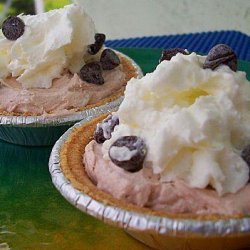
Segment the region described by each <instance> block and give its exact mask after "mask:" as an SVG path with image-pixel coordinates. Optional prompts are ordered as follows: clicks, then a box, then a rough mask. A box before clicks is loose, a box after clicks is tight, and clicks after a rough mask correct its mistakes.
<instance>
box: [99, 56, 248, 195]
mask: <svg viewBox="0 0 250 250" xmlns="http://www.w3.org/2000/svg"><path fill="white" fill-rule="evenodd" d="M204 60H205V57H201V56H198V55H197V54H195V53H192V54H190V55H182V54H177V55H176V56H174V57H173V58H172V59H171V61H163V62H162V63H160V64H159V65H158V67H157V68H156V70H155V71H154V72H153V73H151V74H147V75H146V76H145V77H143V78H142V79H132V80H130V81H129V83H128V85H127V87H126V91H125V98H124V101H123V102H122V104H121V106H120V108H119V110H118V111H117V115H118V116H119V121H120V124H119V125H118V126H116V127H115V129H114V132H113V133H112V137H111V139H110V140H107V141H105V142H104V144H103V147H102V151H103V155H104V159H106V160H108V159H109V155H108V151H109V148H110V146H111V144H112V143H113V142H114V141H115V140H117V139H118V138H119V137H121V136H129V135H137V136H139V137H141V138H143V140H144V141H145V143H146V145H147V150H148V153H147V156H146V159H145V162H144V168H145V167H147V166H150V168H151V167H152V169H153V172H154V173H155V174H159V175H160V181H161V182H170V181H173V180H176V179H182V180H183V181H184V182H185V183H187V184H188V185H189V186H190V187H195V188H206V187H207V186H208V185H210V186H212V187H213V188H214V189H215V190H216V191H217V193H218V194H219V195H223V194H225V193H235V192H237V191H238V190H239V189H241V188H242V187H244V186H245V184H246V183H247V181H248V179H249V168H248V166H247V164H246V162H245V161H244V160H243V159H242V158H241V156H240V154H241V151H242V149H243V148H244V147H245V146H246V145H247V144H248V143H249V142H250V126H249V124H250V109H249V107H250V84H249V82H248V81H247V80H246V74H245V73H244V72H233V71H232V70H231V69H230V68H229V67H228V66H224V65H223V66H220V67H218V68H217V69H216V70H214V71H212V70H210V69H203V68H202V64H203V62H204Z"/></svg>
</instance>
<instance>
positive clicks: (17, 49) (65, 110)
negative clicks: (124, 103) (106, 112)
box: [0, 4, 138, 116]
mask: <svg viewBox="0 0 250 250" xmlns="http://www.w3.org/2000/svg"><path fill="white" fill-rule="evenodd" d="M104 42H105V35H104V34H101V33H96V30H95V26H94V23H93V21H92V20H91V18H90V17H89V16H88V15H87V14H86V13H85V11H84V9H83V7H82V6H81V5H75V4H71V5H68V6H65V7H64V8H62V9H57V10H52V11H49V12H47V13H42V14H39V15H27V16H26V15H19V16H18V17H9V18H7V19H6V20H5V21H4V22H3V25H2V30H1V32H0V48H1V49H0V84H1V85H0V113H1V114H3V115H24V116H60V115H67V114H72V113H74V112H77V111H81V110H84V109H87V108H90V107H95V106H100V105H102V104H105V103H108V102H110V101H112V100H114V99H117V98H118V97H119V96H121V95H122V94H123V90H124V86H125V85H126V83H127V81H128V80H129V79H130V78H132V77H137V76H138V71H137V69H136V68H135V67H134V65H133V64H132V63H131V61H130V60H129V59H128V58H127V57H125V56H123V55H122V54H121V53H118V52H114V51H113V50H111V49H108V48H104V46H103V44H104Z"/></svg>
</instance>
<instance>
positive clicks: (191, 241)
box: [49, 114, 250, 250]
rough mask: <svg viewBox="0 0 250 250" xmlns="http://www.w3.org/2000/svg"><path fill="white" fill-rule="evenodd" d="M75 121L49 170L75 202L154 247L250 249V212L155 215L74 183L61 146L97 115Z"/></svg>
mask: <svg viewBox="0 0 250 250" xmlns="http://www.w3.org/2000/svg"><path fill="white" fill-rule="evenodd" d="M97 116H98V115H97V114H96V115H93V116H91V117H87V118H86V119H85V120H83V121H81V122H79V123H77V124H75V125H74V126H73V127H72V128H70V129H69V130H68V131H67V132H66V133H65V134H64V135H62V136H61V137H60V139H59V140H58V141H57V142H56V144H55V145H54V147H53V149H52V152H51V155H50V160H49V171H50V174H51V177H52V182H53V184H54V185H55V187H56V188H57V189H58V191H59V192H60V193H61V194H62V195H63V196H64V198H66V200H68V201H69V202H70V203H71V204H72V205H73V206H75V207H76V208H78V209H79V210H81V211H83V212H85V213H87V214H89V215H91V216H93V217H95V218H97V219H99V220H102V221H103V222H105V223H108V224H111V225H114V226H116V227H119V228H123V229H124V230H125V231H126V232H127V233H129V234H130V235H131V236H133V237H134V238H136V239H137V240H139V241H141V242H143V243H145V244H146V245H148V246H150V247H152V248H154V249H167V250H182V249H188V250H203V249H204V250H236V249H239V250H243V249H244V250H247V249H250V215H249V216H245V217H240V218H222V219H216V220H215V219H207V218H203V219H202V217H199V218H197V219H194V218H186V217H185V218H181V217H178V216H176V218H174V217H172V216H171V217H167V216H156V215H150V214H146V213H143V212H141V213H139V212H135V211H132V210H128V209H124V208H120V207H117V206H111V205H108V204H107V203H105V202H100V201H97V200H95V199H93V198H92V197H90V196H89V195H87V194H86V193H83V192H81V191H79V190H77V189H76V188H74V186H73V185H72V183H71V182H70V180H68V179H67V178H66V177H65V175H64V173H63V171H62V169H61V166H60V161H61V159H60V150H61V147H62V145H63V144H64V143H65V141H66V140H67V139H68V138H69V136H70V134H71V133H72V132H73V131H74V129H75V128H77V127H79V126H81V125H83V124H84V123H86V122H88V121H90V120H91V119H93V118H95V117H97Z"/></svg>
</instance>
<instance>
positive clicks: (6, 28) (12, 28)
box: [2, 16, 25, 41]
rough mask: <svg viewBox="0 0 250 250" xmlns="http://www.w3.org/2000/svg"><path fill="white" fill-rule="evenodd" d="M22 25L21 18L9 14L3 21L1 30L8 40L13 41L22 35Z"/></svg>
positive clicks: (23, 25)
mask: <svg viewBox="0 0 250 250" xmlns="http://www.w3.org/2000/svg"><path fill="white" fill-rule="evenodd" d="M24 27H25V24H24V22H23V20H22V19H21V18H19V17H17V16H10V17H8V18H7V19H6V20H5V21H4V22H3V25H2V32H3V34H4V36H5V37H6V38H7V39H8V40H11V41H14V40H17V39H18V38H19V37H20V36H22V35H23V33H24Z"/></svg>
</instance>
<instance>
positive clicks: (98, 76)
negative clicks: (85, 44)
mask: <svg viewBox="0 0 250 250" xmlns="http://www.w3.org/2000/svg"><path fill="white" fill-rule="evenodd" d="M79 76H80V78H81V79H82V80H83V81H86V82H88V83H94V84H98V85H101V84H103V83H104V79H103V77H102V67H101V65H100V63H98V62H91V63H87V64H85V65H84V66H83V67H82V68H81V70H80V74H79Z"/></svg>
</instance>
